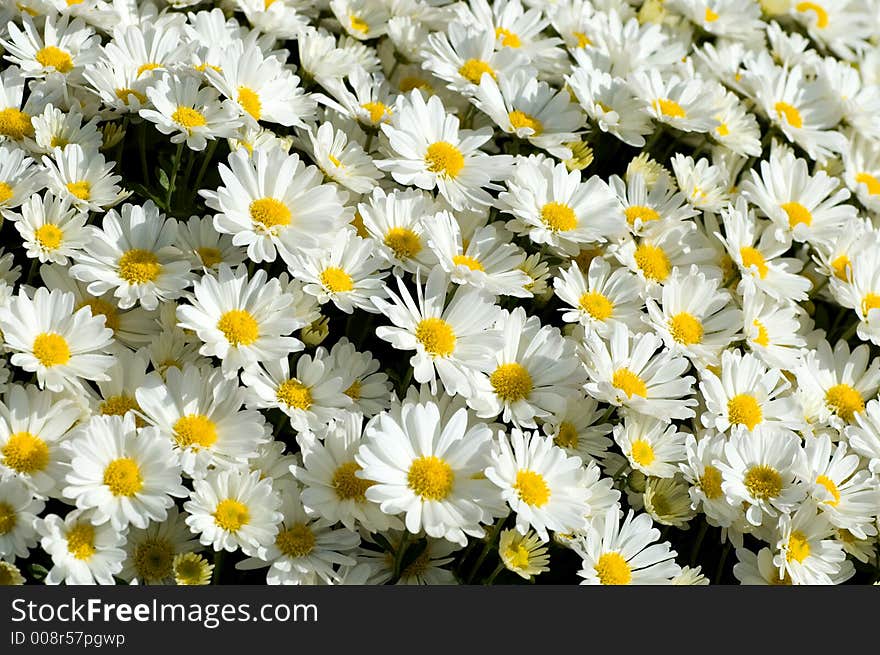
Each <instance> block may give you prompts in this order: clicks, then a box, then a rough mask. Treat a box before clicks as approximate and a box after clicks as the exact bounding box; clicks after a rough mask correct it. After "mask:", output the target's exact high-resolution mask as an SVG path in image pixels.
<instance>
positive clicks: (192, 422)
mask: <svg viewBox="0 0 880 655" xmlns="http://www.w3.org/2000/svg"><path fill="white" fill-rule="evenodd" d="M172 429H173V431H174V440H175V441H176V442H177V445H179V446H180V447H181V448H192V449H193V450H199V449H201V448H210V447H211V446H213V445H214V444H215V443H216V441H217V426H216V425H215V424H214V421H212V420H211V419H209V418H208V417H207V416H205V415H204V414H187V415H186V416H181V417H180V418H179V419H177V421H175V422H174V427H173V428H172Z"/></svg>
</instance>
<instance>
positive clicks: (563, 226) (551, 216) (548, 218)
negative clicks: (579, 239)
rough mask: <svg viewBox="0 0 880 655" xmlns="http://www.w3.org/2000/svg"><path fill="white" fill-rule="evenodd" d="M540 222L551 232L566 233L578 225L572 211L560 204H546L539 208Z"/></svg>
mask: <svg viewBox="0 0 880 655" xmlns="http://www.w3.org/2000/svg"><path fill="white" fill-rule="evenodd" d="M541 222H542V223H544V225H546V226H547V227H548V228H550V229H551V230H552V231H553V232H568V231H569V230H573V229H574V228H576V227H577V225H578V219H577V216H576V215H575V213H574V210H573V209H572V208H571V207H569V206H568V205H566V204H563V203H561V202H548V203H547V204H546V205H544V206H543V207H541Z"/></svg>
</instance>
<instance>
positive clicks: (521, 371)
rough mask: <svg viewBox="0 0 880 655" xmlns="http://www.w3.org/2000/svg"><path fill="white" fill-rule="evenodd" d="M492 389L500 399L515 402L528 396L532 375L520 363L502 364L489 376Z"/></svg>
mask: <svg viewBox="0 0 880 655" xmlns="http://www.w3.org/2000/svg"><path fill="white" fill-rule="evenodd" d="M489 382H490V383H491V384H492V389H493V390H494V391H495V394H496V395H497V396H498V398H500V399H501V400H502V401H504V402H506V403H515V402H516V401H518V400H524V399H526V398H528V396H529V394H530V393H531V392H532V386H533V383H532V376H531V375H529V372H528V370H527V369H526V367H525V366H523V365H522V364H518V363H517V362H511V363H509V364H502V365H501V366H499V367H498V368H496V369H495V371H494V372H493V373H492V375H490V376H489Z"/></svg>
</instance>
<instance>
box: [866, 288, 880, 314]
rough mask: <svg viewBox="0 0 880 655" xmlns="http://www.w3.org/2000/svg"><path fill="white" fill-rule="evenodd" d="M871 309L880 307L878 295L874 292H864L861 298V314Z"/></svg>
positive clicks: (879, 296)
mask: <svg viewBox="0 0 880 655" xmlns="http://www.w3.org/2000/svg"><path fill="white" fill-rule="evenodd" d="M872 309H880V295H878V294H876V293H866V294H865V297H864V298H862V314H864V315H865V316H867V315H868V312H870V311H871V310H872Z"/></svg>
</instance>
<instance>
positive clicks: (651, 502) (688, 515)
mask: <svg viewBox="0 0 880 655" xmlns="http://www.w3.org/2000/svg"><path fill="white" fill-rule="evenodd" d="M642 500H643V502H644V505H645V512H646V513H647V514H648V515H650V517H651V518H652V519H654V522H656V523H659V524H660V525H668V526H672V527H675V528H678V529H679V530H687V529H688V527H689V522H690V521H691V520H693V518H694V517H695V516H696V515H697V512H696V511H695V510H694V509H693V508H692V507H691V502H690V497H689V496H688V485H687V483H686V482H685V481H684V480H683V479H682V477H681V476H680V475H676V476H674V477H671V478H655V477H649V478H648V479H647V482H646V483H645V491H644V494H643V495H642Z"/></svg>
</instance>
